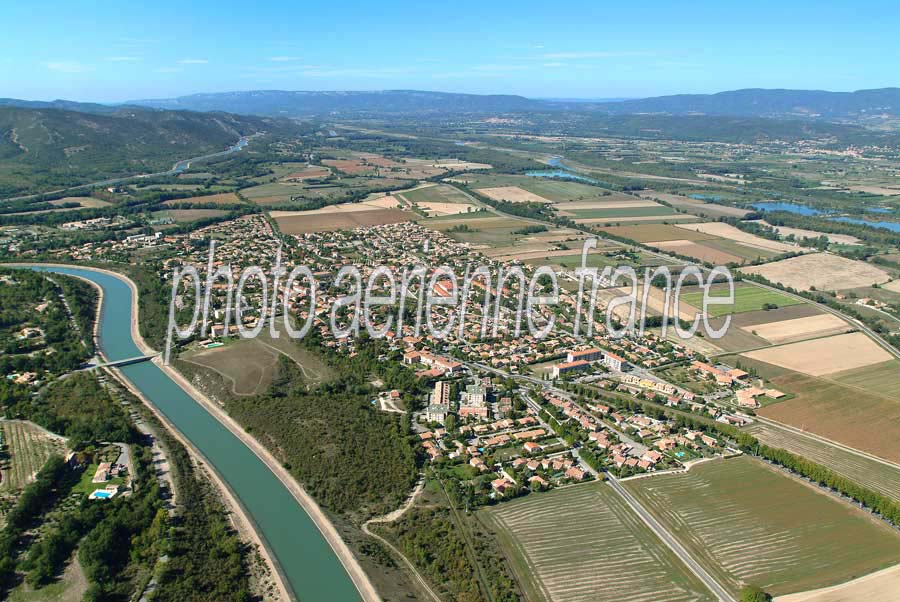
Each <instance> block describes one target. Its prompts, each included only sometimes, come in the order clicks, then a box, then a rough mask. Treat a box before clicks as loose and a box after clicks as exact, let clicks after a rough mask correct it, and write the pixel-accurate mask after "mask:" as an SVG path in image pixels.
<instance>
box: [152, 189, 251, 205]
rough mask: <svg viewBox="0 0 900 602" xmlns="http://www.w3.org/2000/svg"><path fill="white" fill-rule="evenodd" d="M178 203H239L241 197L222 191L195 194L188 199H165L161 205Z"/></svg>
mask: <svg viewBox="0 0 900 602" xmlns="http://www.w3.org/2000/svg"><path fill="white" fill-rule="evenodd" d="M180 203H198V204H210V205H240V204H241V199H240V198H238V195H236V194H235V193H233V192H223V193H220V194H208V195H206V196H195V197H191V198H189V199H172V200H171V201H166V202H165V203H163V206H165V207H170V206H172V205H178V204H180Z"/></svg>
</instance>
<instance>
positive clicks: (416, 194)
mask: <svg viewBox="0 0 900 602" xmlns="http://www.w3.org/2000/svg"><path fill="white" fill-rule="evenodd" d="M396 195H397V197H399V198H402V199H403V200H405V201H406V202H407V203H410V204H413V205H415V206H416V207H417V208H418V209H420V210H422V211H425V212H427V213H428V216H429V217H434V216H441V215H456V214H459V213H470V212H472V211H476V210H477V209H478V207H477V206H476V205H475V204H473V202H472V199H470V198H469V197H468V196H467V195H466V194H465V193H464V192H462V191H461V190H459V189H457V188H454V187H453V186H447V185H446V184H436V185H431V186H428V185H425V186H420V187H418V188H413V189H411V190H404V191H402V192H398V193H396Z"/></svg>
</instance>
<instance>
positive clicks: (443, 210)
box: [418, 202, 478, 216]
mask: <svg viewBox="0 0 900 602" xmlns="http://www.w3.org/2000/svg"><path fill="white" fill-rule="evenodd" d="M418 206H419V208H420V209H424V210H425V211H426V212H428V215H429V216H432V215H458V214H460V213H471V212H472V211H476V210H477V209H478V207H476V206H475V205H466V204H464V203H428V202H426V203H418Z"/></svg>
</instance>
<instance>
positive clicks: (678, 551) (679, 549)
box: [607, 475, 734, 602]
mask: <svg viewBox="0 0 900 602" xmlns="http://www.w3.org/2000/svg"><path fill="white" fill-rule="evenodd" d="M607 476H608V477H609V479H608V480H607V482H608V483H609V484H610V486H611V487H612V488H613V491H615V492H616V493H618V494H619V496H620V497H621V498H622V499H623V500H625V503H626V504H628V506H629V507H630V508H631V509H632V510H633V511H634V513H635V514H637V515H638V517H640V519H641V520H642V521H643V522H644V524H645V525H647V527H648V528H649V529H650V530H651V531H653V533H654V534H655V535H656V536H657V537H659V538H660V539H661V540H662V542H663V543H664V544H666V545H667V546H668V547H669V549H670V550H672V552H674V553H675V555H676V556H678V558H679V559H681V561H682V562H683V563H684V564H685V565H686V566H687V567H688V569H690V571H691V572H692V573H694V574H695V575H696V576H697V578H698V579H700V581H702V582H703V584H704V585H706V587H707V588H709V590H710V591H711V592H712V593H713V594H714V595H715V596H716V597H717V598H718V599H719V600H722V601H723V602H734V597H732V595H731V594H729V593H728V591H727V590H726V589H725V588H724V587H722V585H721V584H720V583H719V582H718V581H716V580H715V579H714V578H713V577H712V575H710V574H709V573H707V572H706V570H705V569H704V568H703V567H702V566H700V563H698V562H697V561H696V560H694V557H693V556H691V555H690V554H689V553H688V551H687V550H686V549H685V548H684V546H682V545H681V544H680V543H678V540H677V539H675V537H674V536H673V535H672V534H671V533H669V532H668V531H667V530H666V528H665V527H663V526H662V525H661V524H659V522H657V520H656V519H655V518H653V516H652V515H651V514H650V513H649V512H647V510H645V509H644V507H643V506H641V504H640V502H638V501H637V500H636V499H635V498H634V496H632V495H631V494H630V493H628V490H626V489H625V488H624V487H623V486H622V484H621V483H619V481H618V480H617V479H616V478H615V477H614V476H613V475H607Z"/></svg>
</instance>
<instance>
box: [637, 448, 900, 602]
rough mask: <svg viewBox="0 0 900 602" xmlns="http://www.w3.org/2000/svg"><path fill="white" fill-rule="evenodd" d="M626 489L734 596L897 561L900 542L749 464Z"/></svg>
mask: <svg viewBox="0 0 900 602" xmlns="http://www.w3.org/2000/svg"><path fill="white" fill-rule="evenodd" d="M625 486H626V487H627V488H628V490H629V491H631V493H633V494H634V495H635V496H636V497H637V498H638V499H639V500H640V501H641V502H642V503H643V505H644V507H646V508H647V509H648V510H649V511H650V512H652V513H653V515H654V516H655V517H656V518H657V519H658V520H659V521H660V522H662V523H663V524H664V525H666V526H667V527H668V528H669V530H670V531H671V532H672V533H674V534H675V535H676V536H677V537H678V538H679V540H680V541H681V543H682V544H683V545H684V546H685V547H686V548H688V550H690V551H691V552H692V553H693V555H694V557H695V558H697V560H698V561H699V562H700V563H701V564H703V566H704V567H705V568H706V569H707V570H708V571H709V572H710V573H711V574H712V575H713V576H715V577H718V579H719V580H720V582H721V583H723V585H725V586H726V587H727V588H728V589H730V590H731V591H732V592H734V593H737V592H738V591H739V590H740V588H741V584H742V583H755V584H758V585H760V586H761V587H763V588H764V589H765V590H767V591H769V592H770V593H772V594H773V595H781V594H787V593H792V592H799V591H805V590H809V589H816V588H820V587H828V586H831V585H836V584H838V583H843V582H845V581H848V580H850V579H854V578H856V577H859V576H861V575H865V574H868V573H871V572H874V571H877V570H880V569H882V568H886V567H888V566H891V565H894V564H897V563H898V562H900V534H898V533H897V532H895V531H893V530H892V529H891V528H890V527H888V526H886V525H885V524H883V523H881V522H879V521H877V520H876V519H874V518H873V517H872V516H871V515H869V514H868V513H866V512H864V511H862V510H859V509H858V508H856V507H854V506H851V505H849V504H846V503H844V502H842V501H841V500H839V499H838V498H836V497H833V496H831V495H830V494H826V493H824V492H821V491H819V490H817V489H815V488H813V487H812V486H810V485H807V484H805V483H802V482H800V481H799V480H796V479H794V478H792V477H789V476H787V475H785V474H784V473H782V472H781V471H780V470H778V469H776V468H773V467H771V466H769V465H767V464H765V463H763V462H761V461H759V460H756V459H753V458H749V457H740V458H735V459H731V460H717V461H714V462H707V463H705V464H700V465H697V466H694V467H693V468H692V469H691V470H690V471H689V472H687V473H682V474H676V475H658V476H654V477H652V478H648V479H636V480H632V481H628V482H627V483H625Z"/></svg>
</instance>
